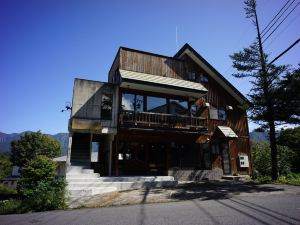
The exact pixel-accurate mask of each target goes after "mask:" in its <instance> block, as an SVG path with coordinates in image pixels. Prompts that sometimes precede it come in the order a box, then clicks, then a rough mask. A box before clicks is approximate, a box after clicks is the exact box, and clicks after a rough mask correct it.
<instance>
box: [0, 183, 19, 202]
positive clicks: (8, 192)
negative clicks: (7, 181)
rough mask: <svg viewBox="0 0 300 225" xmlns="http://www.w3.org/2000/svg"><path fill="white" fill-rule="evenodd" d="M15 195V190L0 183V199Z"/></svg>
mask: <svg viewBox="0 0 300 225" xmlns="http://www.w3.org/2000/svg"><path fill="white" fill-rule="evenodd" d="M14 197H17V190H16V189H13V188H10V187H7V186H6V185H4V184H0V200H7V199H9V198H14Z"/></svg>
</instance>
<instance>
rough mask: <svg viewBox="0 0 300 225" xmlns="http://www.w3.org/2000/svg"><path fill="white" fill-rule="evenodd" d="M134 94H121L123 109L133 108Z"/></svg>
mask: <svg viewBox="0 0 300 225" xmlns="http://www.w3.org/2000/svg"><path fill="white" fill-rule="evenodd" d="M134 99H135V96H134V94H127V93H123V94H122V109H123V110H132V111H133V110H134Z"/></svg>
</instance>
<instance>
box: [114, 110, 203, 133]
mask: <svg viewBox="0 0 300 225" xmlns="http://www.w3.org/2000/svg"><path fill="white" fill-rule="evenodd" d="M119 124H120V127H121V128H144V129H159V130H184V131H191V132H193V131H194V132H199V131H207V119H206V118H204V117H192V116H182V115H173V114H164V113H153V112H137V111H122V112H121V113H120V117H119Z"/></svg>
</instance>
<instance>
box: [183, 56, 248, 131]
mask: <svg viewBox="0 0 300 225" xmlns="http://www.w3.org/2000/svg"><path fill="white" fill-rule="evenodd" d="M185 61H186V64H187V68H188V70H193V71H195V72H196V79H198V77H197V76H199V74H201V73H202V74H206V73H205V71H203V69H202V68H200V67H199V66H198V65H197V64H196V63H195V62H194V61H193V60H192V59H190V58H189V57H188V56H186V57H185ZM207 79H208V82H205V83H202V85H203V86H205V87H206V89H207V90H208V93H207V95H206V96H205V101H206V102H208V103H209V104H210V106H211V107H215V108H218V109H224V110H225V111H226V117H227V118H226V121H221V120H211V119H209V121H208V132H209V133H212V132H214V130H215V129H216V127H217V126H228V127H231V128H232V129H233V130H234V131H235V132H236V134H237V135H238V136H248V135H249V134H248V122H247V117H246V116H247V115H246V112H245V111H244V110H242V109H241V108H240V107H241V104H240V103H239V102H238V101H237V100H235V99H234V98H233V97H232V96H231V95H230V94H229V93H228V92H227V91H226V90H225V89H224V88H223V87H222V86H221V85H220V84H219V83H217V82H216V81H215V80H213V79H212V78H211V77H209V76H207ZM226 105H230V106H232V107H233V110H226ZM203 116H205V117H209V111H208V109H207V110H205V111H204V112H203Z"/></svg>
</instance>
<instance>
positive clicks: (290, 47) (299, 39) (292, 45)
mask: <svg viewBox="0 0 300 225" xmlns="http://www.w3.org/2000/svg"><path fill="white" fill-rule="evenodd" d="M299 42H300V38H298V40H296V41H295V42H294V43H293V44H291V45H290V46H289V47H288V48H287V49H286V50H284V51H283V52H282V53H280V54H279V55H278V56H277V57H275V59H273V60H272V61H271V62H270V63H269V65H270V64H272V63H274V62H275V61H276V60H278V59H279V58H280V57H281V56H283V55H284V54H285V53H287V52H288V51H289V50H291V49H292V48H293V47H294V46H295V45H296V44H298V43H299Z"/></svg>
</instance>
